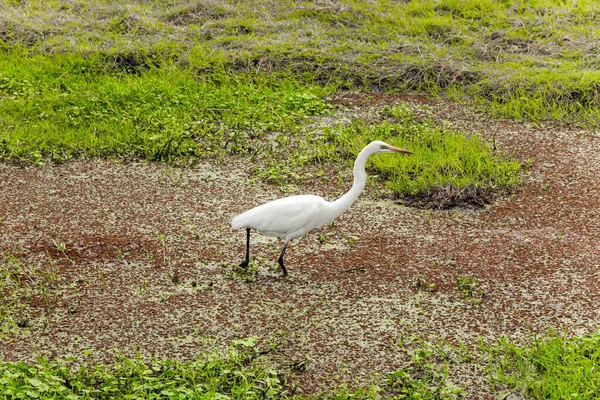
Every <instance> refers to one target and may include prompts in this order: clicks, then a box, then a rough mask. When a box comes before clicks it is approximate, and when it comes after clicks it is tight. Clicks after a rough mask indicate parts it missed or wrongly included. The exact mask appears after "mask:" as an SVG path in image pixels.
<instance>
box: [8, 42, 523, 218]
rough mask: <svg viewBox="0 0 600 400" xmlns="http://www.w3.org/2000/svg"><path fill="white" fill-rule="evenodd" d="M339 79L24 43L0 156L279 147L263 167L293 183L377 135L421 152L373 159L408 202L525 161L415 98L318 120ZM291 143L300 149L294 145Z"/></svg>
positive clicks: (182, 155)
mask: <svg viewBox="0 0 600 400" xmlns="http://www.w3.org/2000/svg"><path fill="white" fill-rule="evenodd" d="M335 89H336V86H335V85H333V84H330V85H326V86H321V85H319V84H317V83H316V82H315V79H314V76H312V77H311V75H310V73H308V72H307V73H304V74H303V75H300V76H292V75H291V74H289V73H284V72H277V73H271V74H267V73H262V72H261V73H256V74H250V73H249V72H243V73H242V72H240V73H237V74H233V73H230V72H226V71H223V70H219V71H212V72H210V73H205V74H198V71H197V69H195V68H191V67H185V68H182V67H178V66H176V65H174V64H173V63H172V61H169V60H165V61H164V62H163V63H162V64H161V65H157V66H153V67H150V68H149V69H148V70H146V71H143V72H140V73H128V72H123V71H120V70H114V69H112V68H111V67H110V65H108V66H107V65H106V63H105V62H104V60H103V59H102V58H101V57H100V56H90V57H87V58H85V57H83V56H81V55H77V54H57V55H42V54H34V55H31V54H27V52H25V51H23V50H21V51H16V50H15V51H12V52H11V53H10V54H9V57H5V58H1V59H0V95H2V96H3V100H2V101H0V114H2V115H3V116H4V118H3V119H2V121H1V122H0V159H5V160H19V161H25V162H32V163H37V164H43V163H44V162H46V161H47V160H50V161H54V162H61V161H65V160H68V159H70V158H73V157H81V156H83V157H93V156H102V157H119V158H128V157H141V158H145V159H148V160H152V161H165V162H169V163H173V164H178V165H187V164H189V163H193V162H195V161H197V160H198V159H201V158H207V157H222V156H225V155H230V154H241V155H245V156H250V157H256V156H258V157H264V154H270V156H269V157H267V158H268V160H267V161H266V164H265V165H266V166H264V165H263V166H259V167H258V169H259V170H260V171H261V172H260V173H259V174H258V176H260V177H261V178H264V179H266V180H271V181H275V182H276V183H279V184H283V185H285V184H289V183H292V182H291V181H294V180H296V181H297V180H302V179H305V178H307V175H306V173H307V172H306V167H307V164H309V163H313V164H314V163H315V162H317V163H318V162H322V161H326V160H331V161H337V160H339V158H340V157H339V153H338V152H337V149H338V148H342V149H345V152H344V154H345V155H347V156H348V158H351V159H353V158H354V157H355V154H356V153H358V151H360V149H361V148H362V147H363V146H364V145H366V144H367V143H368V142H369V141H371V140H375V139H379V140H388V141H390V142H392V143H393V144H395V145H400V146H403V147H407V148H409V149H411V150H412V151H414V152H415V155H414V156H411V157H375V158H374V159H373V164H374V167H375V171H376V172H377V173H378V174H380V175H382V176H383V177H384V178H385V179H387V180H388V181H389V186H390V188H391V189H392V191H393V192H394V193H395V194H396V196H397V197H398V198H401V199H404V200H405V202H407V203H411V204H413V203H414V204H416V203H419V204H422V205H426V206H434V207H441V208H446V207H451V206H454V205H457V204H461V203H462V204H464V203H465V202H471V203H477V204H479V205H481V204H483V203H486V202H489V201H491V200H492V199H493V198H494V196H495V195H497V194H500V193H504V192H507V191H510V189H511V188H512V187H514V186H515V185H517V184H518V182H519V168H520V166H519V164H518V163H517V162H516V161H511V160H509V159H508V158H506V157H505V156H502V155H498V154H502V153H501V152H498V154H496V153H495V152H494V149H493V148H492V147H491V146H490V145H489V144H487V143H486V142H485V141H484V140H483V139H482V138H481V137H479V136H466V135H465V134H464V133H462V132H457V131H452V130H449V129H446V128H442V127H439V126H437V125H436V124H435V123H433V122H432V121H418V120H417V119H416V117H415V116H414V115H413V114H414V113H413V111H412V110H411V109H410V108H408V107H407V106H395V107H388V108H386V109H385V110H384V111H383V112H380V113H379V114H380V115H379V116H378V118H379V120H380V121H384V122H380V123H376V124H366V123H364V122H362V121H361V120H360V119H357V118H355V119H354V122H353V123H352V124H351V126H342V125H334V126H330V127H325V128H323V127H316V128H313V127H314V124H313V121H314V120H315V119H316V118H317V117H319V116H321V115H330V116H331V115H335V114H333V112H334V111H335V110H334V109H333V106H332V105H330V104H329V103H327V101H326V97H327V96H328V95H329V94H331V93H332V92H333V91H334V90H335ZM389 121H392V122H389ZM324 138H325V140H323V139H324ZM331 138H333V140H330V139H331ZM273 142H275V143H277V145H275V146H274V145H273ZM288 149H294V150H293V151H292V152H291V154H288V155H285V154H284V153H285V152H286V151H288ZM286 159H287V161H286V163H287V165H286V164H285V163H282V160H286ZM440 194H443V195H441V196H440ZM457 194H460V195H461V196H462V197H457Z"/></svg>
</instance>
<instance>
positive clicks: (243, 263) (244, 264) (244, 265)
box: [239, 260, 250, 269]
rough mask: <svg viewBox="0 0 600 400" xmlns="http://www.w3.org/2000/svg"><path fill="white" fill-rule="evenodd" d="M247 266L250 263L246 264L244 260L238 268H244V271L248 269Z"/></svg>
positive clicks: (246, 261)
mask: <svg viewBox="0 0 600 400" xmlns="http://www.w3.org/2000/svg"><path fill="white" fill-rule="evenodd" d="M248 264H250V263H249V262H248V260H244V261H242V262H241V263H240V264H239V266H240V267H242V268H244V269H246V268H248Z"/></svg>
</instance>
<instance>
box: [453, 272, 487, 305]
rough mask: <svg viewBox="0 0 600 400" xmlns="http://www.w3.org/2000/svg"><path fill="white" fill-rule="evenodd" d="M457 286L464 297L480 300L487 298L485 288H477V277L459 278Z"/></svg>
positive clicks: (474, 300)
mask: <svg viewBox="0 0 600 400" xmlns="http://www.w3.org/2000/svg"><path fill="white" fill-rule="evenodd" d="M456 288H457V289H458V291H460V293H461V295H462V297H463V298H464V299H468V300H470V301H473V302H480V301H481V300H483V299H484V298H485V291H484V290H483V289H477V278H466V277H460V278H457V279H456Z"/></svg>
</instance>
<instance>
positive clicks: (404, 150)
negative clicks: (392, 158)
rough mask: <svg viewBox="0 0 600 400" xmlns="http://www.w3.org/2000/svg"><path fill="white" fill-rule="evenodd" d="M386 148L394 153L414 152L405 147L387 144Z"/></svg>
mask: <svg viewBox="0 0 600 400" xmlns="http://www.w3.org/2000/svg"><path fill="white" fill-rule="evenodd" d="M388 149H389V150H391V151H394V152H396V153H404V154H414V153H413V152H412V151H410V150H406V149H401V148H400V147H394V146H388Z"/></svg>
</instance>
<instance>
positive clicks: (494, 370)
mask: <svg viewBox="0 0 600 400" xmlns="http://www.w3.org/2000/svg"><path fill="white" fill-rule="evenodd" d="M485 350H486V352H488V353H489V355H490V364H489V380H490V382H491V383H492V384H493V385H494V386H495V387H496V389H497V390H501V391H503V392H504V393H509V392H519V393H521V394H522V395H524V396H526V397H527V398H530V399H597V398H599V397H600V373H599V371H600V333H592V334H588V335H584V336H581V337H568V336H566V335H561V334H559V333H557V332H549V333H548V334H547V335H543V336H540V337H535V338H534V340H533V342H532V343H531V344H530V345H523V344H519V343H516V342H513V341H510V340H507V339H501V340H500V341H499V342H498V343H497V344H495V345H487V346H485Z"/></svg>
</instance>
